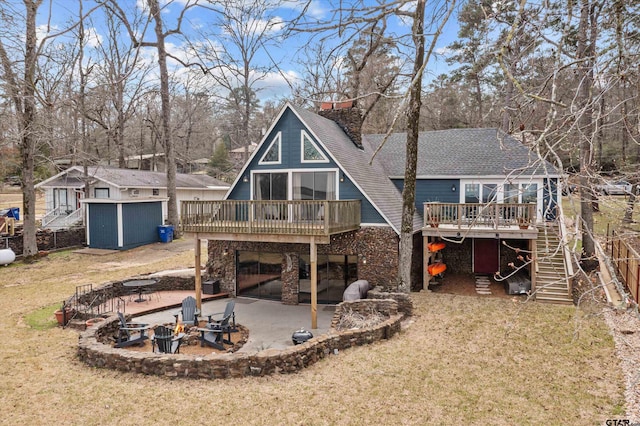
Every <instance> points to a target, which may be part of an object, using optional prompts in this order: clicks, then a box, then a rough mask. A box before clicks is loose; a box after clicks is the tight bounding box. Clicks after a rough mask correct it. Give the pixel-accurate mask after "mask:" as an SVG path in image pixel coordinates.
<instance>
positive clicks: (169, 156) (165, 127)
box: [147, 0, 180, 238]
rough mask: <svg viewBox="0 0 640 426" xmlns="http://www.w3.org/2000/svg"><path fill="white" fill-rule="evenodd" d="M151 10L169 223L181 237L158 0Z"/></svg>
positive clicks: (150, 1)
mask: <svg viewBox="0 0 640 426" xmlns="http://www.w3.org/2000/svg"><path fill="white" fill-rule="evenodd" d="M147 1H148V2H149V10H150V11H151V16H153V19H154V21H155V33H156V38H157V48H158V66H159V68H160V103H161V106H162V133H163V135H162V136H163V138H164V150H165V156H166V160H167V195H168V197H169V202H168V205H167V216H168V218H167V219H168V222H169V224H171V225H173V232H174V237H175V238H179V237H180V230H179V229H178V224H179V217H178V202H177V199H176V154H175V150H174V147H173V142H172V140H171V127H170V126H171V110H170V98H169V72H168V71H167V51H166V48H165V44H164V38H165V34H164V33H163V31H162V16H161V14H160V6H159V4H158V0H147Z"/></svg>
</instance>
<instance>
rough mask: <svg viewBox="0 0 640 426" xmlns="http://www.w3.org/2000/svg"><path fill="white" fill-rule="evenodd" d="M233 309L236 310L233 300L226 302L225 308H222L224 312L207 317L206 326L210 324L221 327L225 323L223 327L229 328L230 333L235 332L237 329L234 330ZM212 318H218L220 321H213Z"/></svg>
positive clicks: (234, 318) (234, 317) (234, 315)
mask: <svg viewBox="0 0 640 426" xmlns="http://www.w3.org/2000/svg"><path fill="white" fill-rule="evenodd" d="M235 308H236V301H235V299H231V300H229V301H228V302H227V304H226V306H225V307H224V312H216V313H213V314H210V315H208V317H209V321H208V324H207V326H208V327H209V326H210V325H212V324H214V325H219V326H222V325H223V323H225V324H226V325H225V327H230V330H229V331H231V332H232V333H235V332H237V331H238V329H237V328H236V312H235ZM214 316H219V317H220V319H214V318H213V317H214ZM230 320H231V326H229V321H230ZM225 331H226V330H225Z"/></svg>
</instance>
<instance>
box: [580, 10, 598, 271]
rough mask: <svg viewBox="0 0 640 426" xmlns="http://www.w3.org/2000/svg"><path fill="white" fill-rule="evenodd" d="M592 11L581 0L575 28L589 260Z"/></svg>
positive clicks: (584, 235)
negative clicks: (579, 81)
mask: <svg viewBox="0 0 640 426" xmlns="http://www.w3.org/2000/svg"><path fill="white" fill-rule="evenodd" d="M592 18H593V11H592V8H591V1H590V0H581V1H580V22H579V25H578V49H577V55H576V56H577V58H578V60H579V61H580V63H579V65H578V67H579V70H580V72H579V74H580V77H581V83H580V87H579V90H578V102H579V106H580V116H579V119H578V134H579V146H580V188H586V189H587V190H586V191H582V192H581V195H582V196H581V198H580V213H581V216H582V251H583V256H585V257H587V258H589V257H592V256H593V255H594V254H595V242H594V240H593V192H592V191H591V190H590V188H592V186H591V184H590V176H593V170H592V169H593V167H592V163H593V158H592V153H593V151H592V142H593V103H592V100H593V95H592V91H593V64H594V58H593V55H594V52H595V46H594V45H593V41H594V39H595V31H596V28H595V25H593V24H594V23H593V22H592Z"/></svg>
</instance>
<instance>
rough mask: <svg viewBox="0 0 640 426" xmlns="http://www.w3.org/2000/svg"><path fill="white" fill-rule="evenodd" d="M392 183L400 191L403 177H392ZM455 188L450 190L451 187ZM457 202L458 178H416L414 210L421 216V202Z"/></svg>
mask: <svg viewBox="0 0 640 426" xmlns="http://www.w3.org/2000/svg"><path fill="white" fill-rule="evenodd" d="M393 184H394V185H395V186H396V188H398V190H399V191H401V192H402V189H403V188H404V179H393ZM452 187H455V188H456V190H455V191H452V190H451V188H452ZM428 202H440V203H459V202H460V180H459V179H418V180H416V211H417V212H418V214H420V215H421V216H423V207H424V206H423V203H428Z"/></svg>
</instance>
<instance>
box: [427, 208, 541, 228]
mask: <svg viewBox="0 0 640 426" xmlns="http://www.w3.org/2000/svg"><path fill="white" fill-rule="evenodd" d="M535 222H536V205H535V204H534V203H502V204H501V203H490V204H479V203H462V204H460V203H424V226H431V227H436V226H439V225H441V224H442V225H453V226H454V227H458V228H470V227H476V226H477V227H485V228H486V227H489V228H492V229H498V228H506V227H510V226H520V227H522V228H525V227H528V226H529V225H531V224H533V223H535Z"/></svg>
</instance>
